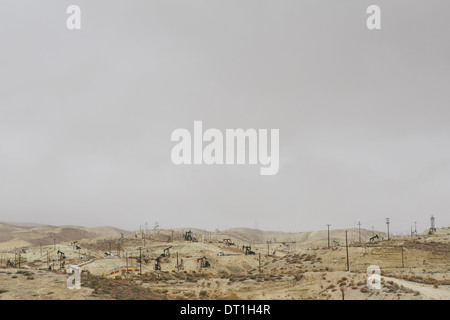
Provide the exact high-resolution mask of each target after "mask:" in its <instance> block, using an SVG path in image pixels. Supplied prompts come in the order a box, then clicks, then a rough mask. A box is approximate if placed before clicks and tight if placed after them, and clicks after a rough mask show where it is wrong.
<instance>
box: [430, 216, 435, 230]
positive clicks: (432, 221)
mask: <svg viewBox="0 0 450 320" xmlns="http://www.w3.org/2000/svg"><path fill="white" fill-rule="evenodd" d="M430 231H431V234H434V233H435V232H436V226H435V225H434V216H431V228H430Z"/></svg>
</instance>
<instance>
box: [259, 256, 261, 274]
mask: <svg viewBox="0 0 450 320" xmlns="http://www.w3.org/2000/svg"><path fill="white" fill-rule="evenodd" d="M259 273H261V252H260V253H259Z"/></svg>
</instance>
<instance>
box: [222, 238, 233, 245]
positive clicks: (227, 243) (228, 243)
mask: <svg viewBox="0 0 450 320" xmlns="http://www.w3.org/2000/svg"><path fill="white" fill-rule="evenodd" d="M223 243H225V244H226V245H227V246H234V242H232V241H231V239H223Z"/></svg>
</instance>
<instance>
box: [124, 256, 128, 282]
mask: <svg viewBox="0 0 450 320" xmlns="http://www.w3.org/2000/svg"><path fill="white" fill-rule="evenodd" d="M125 260H126V261H127V272H126V273H125V274H126V275H127V276H128V252H127V251H125Z"/></svg>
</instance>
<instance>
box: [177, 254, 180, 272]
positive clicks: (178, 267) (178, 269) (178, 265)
mask: <svg viewBox="0 0 450 320" xmlns="http://www.w3.org/2000/svg"><path fill="white" fill-rule="evenodd" d="M177 271H180V264H179V263H178V251H177Z"/></svg>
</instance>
